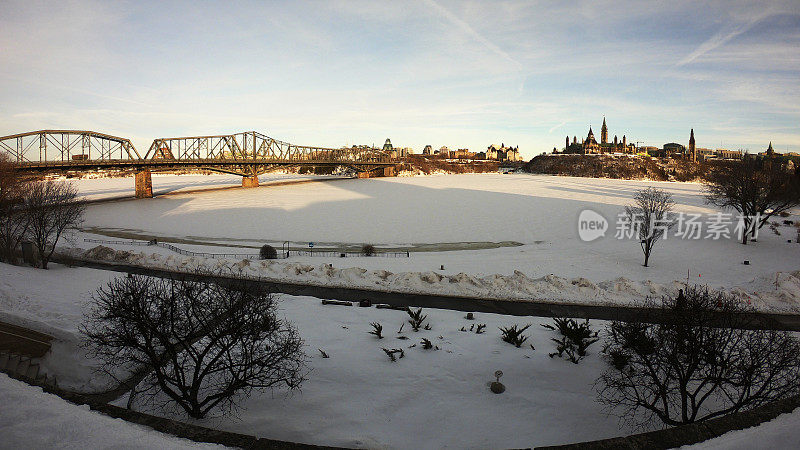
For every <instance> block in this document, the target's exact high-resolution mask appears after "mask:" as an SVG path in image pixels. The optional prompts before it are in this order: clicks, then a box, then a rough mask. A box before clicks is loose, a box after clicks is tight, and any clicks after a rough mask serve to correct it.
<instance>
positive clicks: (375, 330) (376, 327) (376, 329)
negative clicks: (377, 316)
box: [369, 322, 383, 339]
mask: <svg viewBox="0 0 800 450" xmlns="http://www.w3.org/2000/svg"><path fill="white" fill-rule="evenodd" d="M370 325H372V331H369V334H374V335H375V336H377V337H378V339H383V335H381V333H382V332H383V325H381V324H379V323H378V322H371V323H370Z"/></svg>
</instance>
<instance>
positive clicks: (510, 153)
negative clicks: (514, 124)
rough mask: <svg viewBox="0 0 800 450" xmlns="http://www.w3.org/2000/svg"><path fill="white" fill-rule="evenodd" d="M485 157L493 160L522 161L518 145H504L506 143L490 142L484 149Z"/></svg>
mask: <svg viewBox="0 0 800 450" xmlns="http://www.w3.org/2000/svg"><path fill="white" fill-rule="evenodd" d="M486 159H488V160H493V161H522V157H521V156H520V155H519V146H517V147H506V144H500V146H499V147H498V146H497V144H492V145H490V146H489V147H488V148H487V149H486Z"/></svg>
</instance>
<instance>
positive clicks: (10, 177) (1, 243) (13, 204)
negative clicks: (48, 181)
mask: <svg viewBox="0 0 800 450" xmlns="http://www.w3.org/2000/svg"><path fill="white" fill-rule="evenodd" d="M29 186H30V183H29V182H28V180H27V179H26V178H24V177H23V176H22V175H20V173H19V172H17V171H16V170H15V168H14V165H13V164H12V163H11V161H10V159H9V158H8V155H7V154H5V153H0V260H3V261H7V262H10V263H15V262H16V260H17V250H18V248H19V244H20V242H21V241H22V239H23V237H24V236H25V233H26V231H27V230H28V216H27V215H26V214H22V213H21V210H22V208H21V206H22V204H23V199H24V198H25V196H26V195H27V191H28V188H29Z"/></svg>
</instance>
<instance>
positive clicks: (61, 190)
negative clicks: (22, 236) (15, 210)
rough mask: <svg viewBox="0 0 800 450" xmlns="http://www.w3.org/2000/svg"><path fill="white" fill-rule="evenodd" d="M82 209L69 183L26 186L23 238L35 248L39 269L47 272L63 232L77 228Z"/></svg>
mask: <svg viewBox="0 0 800 450" xmlns="http://www.w3.org/2000/svg"><path fill="white" fill-rule="evenodd" d="M85 209H86V207H85V205H84V204H83V202H81V201H79V200H78V190H77V189H76V188H75V187H74V186H73V185H72V184H68V183H65V182H57V181H52V180H48V181H43V182H40V183H33V184H32V185H31V186H30V188H29V189H28V191H27V192H26V195H25V203H24V210H25V215H26V216H27V218H28V232H27V236H28V237H30V239H31V241H33V245H34V246H35V247H36V250H37V252H38V254H39V259H40V260H41V264H42V268H43V269H47V263H48V262H49V261H50V258H51V257H52V256H53V252H54V251H55V248H56V244H57V243H58V240H59V239H60V238H61V235H62V234H63V233H64V231H65V230H66V229H67V228H73V227H76V226H78V225H80V223H81V222H82V220H83V213H84V211H85Z"/></svg>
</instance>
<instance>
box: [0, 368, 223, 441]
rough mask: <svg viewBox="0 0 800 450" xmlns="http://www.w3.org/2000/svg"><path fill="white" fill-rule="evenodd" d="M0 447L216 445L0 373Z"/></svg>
mask: <svg viewBox="0 0 800 450" xmlns="http://www.w3.org/2000/svg"><path fill="white" fill-rule="evenodd" d="M0 404H2V405H3V408H2V412H0V447H2V448H8V449H46V448H59V449H87V448H120V449H122V448H130V449H133V448H159V449H179V448H209V449H210V448H218V449H222V448H225V447H222V446H219V445H211V444H199V443H196V442H192V441H189V440H186V439H180V438H177V437H174V436H170V435H167V434H163V433H159V432H157V431H154V430H152V429H150V428H147V427H144V426H141V425H136V424H132V423H129V422H125V421H124V420H122V419H112V418H111V417H108V416H104V415H102V414H100V413H98V412H94V411H90V410H89V407H88V406H78V405H73V404H71V403H68V402H66V401H64V400H62V399H60V398H58V397H56V396H55V395H52V394H46V393H44V392H42V390H41V389H40V388H37V387H33V386H28V385H27V384H25V383H22V382H20V381H16V380H13V379H11V378H9V377H8V376H7V375H5V374H3V373H0Z"/></svg>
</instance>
